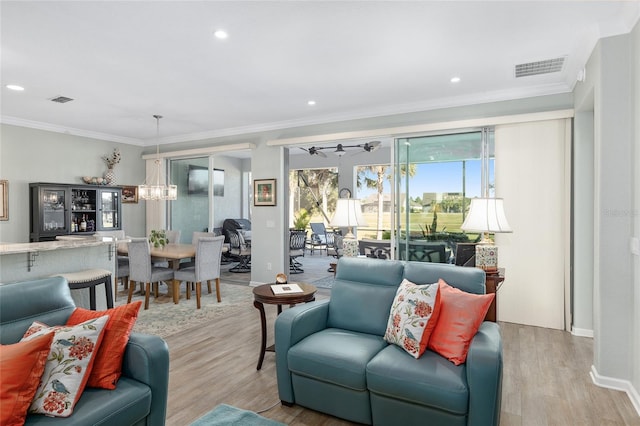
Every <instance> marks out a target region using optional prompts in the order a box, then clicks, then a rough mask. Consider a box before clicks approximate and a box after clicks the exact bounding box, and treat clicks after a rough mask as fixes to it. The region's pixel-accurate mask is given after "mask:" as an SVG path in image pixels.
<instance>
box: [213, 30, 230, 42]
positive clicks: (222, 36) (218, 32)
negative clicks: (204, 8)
mask: <svg viewBox="0 0 640 426" xmlns="http://www.w3.org/2000/svg"><path fill="white" fill-rule="evenodd" d="M213 35H214V36H215V37H216V38H217V39H220V40H224V39H226V38H227V37H229V34H227V32H226V31H225V30H216V31H215V32H214V33H213Z"/></svg>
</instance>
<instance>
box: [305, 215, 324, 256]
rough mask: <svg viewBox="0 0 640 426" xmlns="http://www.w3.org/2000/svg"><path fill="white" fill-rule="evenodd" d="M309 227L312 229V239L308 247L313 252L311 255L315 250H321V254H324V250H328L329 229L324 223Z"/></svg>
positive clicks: (312, 224)
mask: <svg viewBox="0 0 640 426" xmlns="http://www.w3.org/2000/svg"><path fill="white" fill-rule="evenodd" d="M309 226H310V227H311V238H310V239H309V241H308V242H307V245H308V247H309V249H310V250H311V255H313V253H314V252H315V250H320V254H322V250H326V249H327V243H328V241H327V228H326V227H325V226H324V223H322V222H316V223H310V224H309Z"/></svg>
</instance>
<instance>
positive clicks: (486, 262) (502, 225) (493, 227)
mask: <svg viewBox="0 0 640 426" xmlns="http://www.w3.org/2000/svg"><path fill="white" fill-rule="evenodd" d="M503 201H504V200H503V199H502V198H474V199H472V200H471V207H470V208H469V215H468V216H467V218H466V219H465V221H464V223H463V224H462V226H461V227H460V229H462V230H463V231H471V232H481V233H482V240H481V241H480V242H479V243H478V245H476V266H477V267H479V268H482V269H484V270H485V271H495V270H496V269H498V247H497V246H496V245H495V244H494V243H493V241H491V240H490V239H489V235H488V234H489V233H494V234H495V233H499V232H513V231H512V229H511V227H510V226H509V222H507V217H506V216H505V214H504V202H503Z"/></svg>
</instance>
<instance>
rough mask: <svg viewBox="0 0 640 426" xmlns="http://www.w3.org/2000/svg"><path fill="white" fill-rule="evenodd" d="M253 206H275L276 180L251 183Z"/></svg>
mask: <svg viewBox="0 0 640 426" xmlns="http://www.w3.org/2000/svg"><path fill="white" fill-rule="evenodd" d="M253 205H254V206H275V205H276V180H275V179H256V180H254V181H253Z"/></svg>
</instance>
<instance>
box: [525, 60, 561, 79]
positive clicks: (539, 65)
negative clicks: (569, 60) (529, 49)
mask: <svg viewBox="0 0 640 426" xmlns="http://www.w3.org/2000/svg"><path fill="white" fill-rule="evenodd" d="M564 60H565V56H562V57H560V58H554V59H545V60H544V61H536V62H529V63H526V64H519V65H516V78H519V77H528V76H531V75H540V74H549V73H552V72H560V71H562V66H563V65H564Z"/></svg>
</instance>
